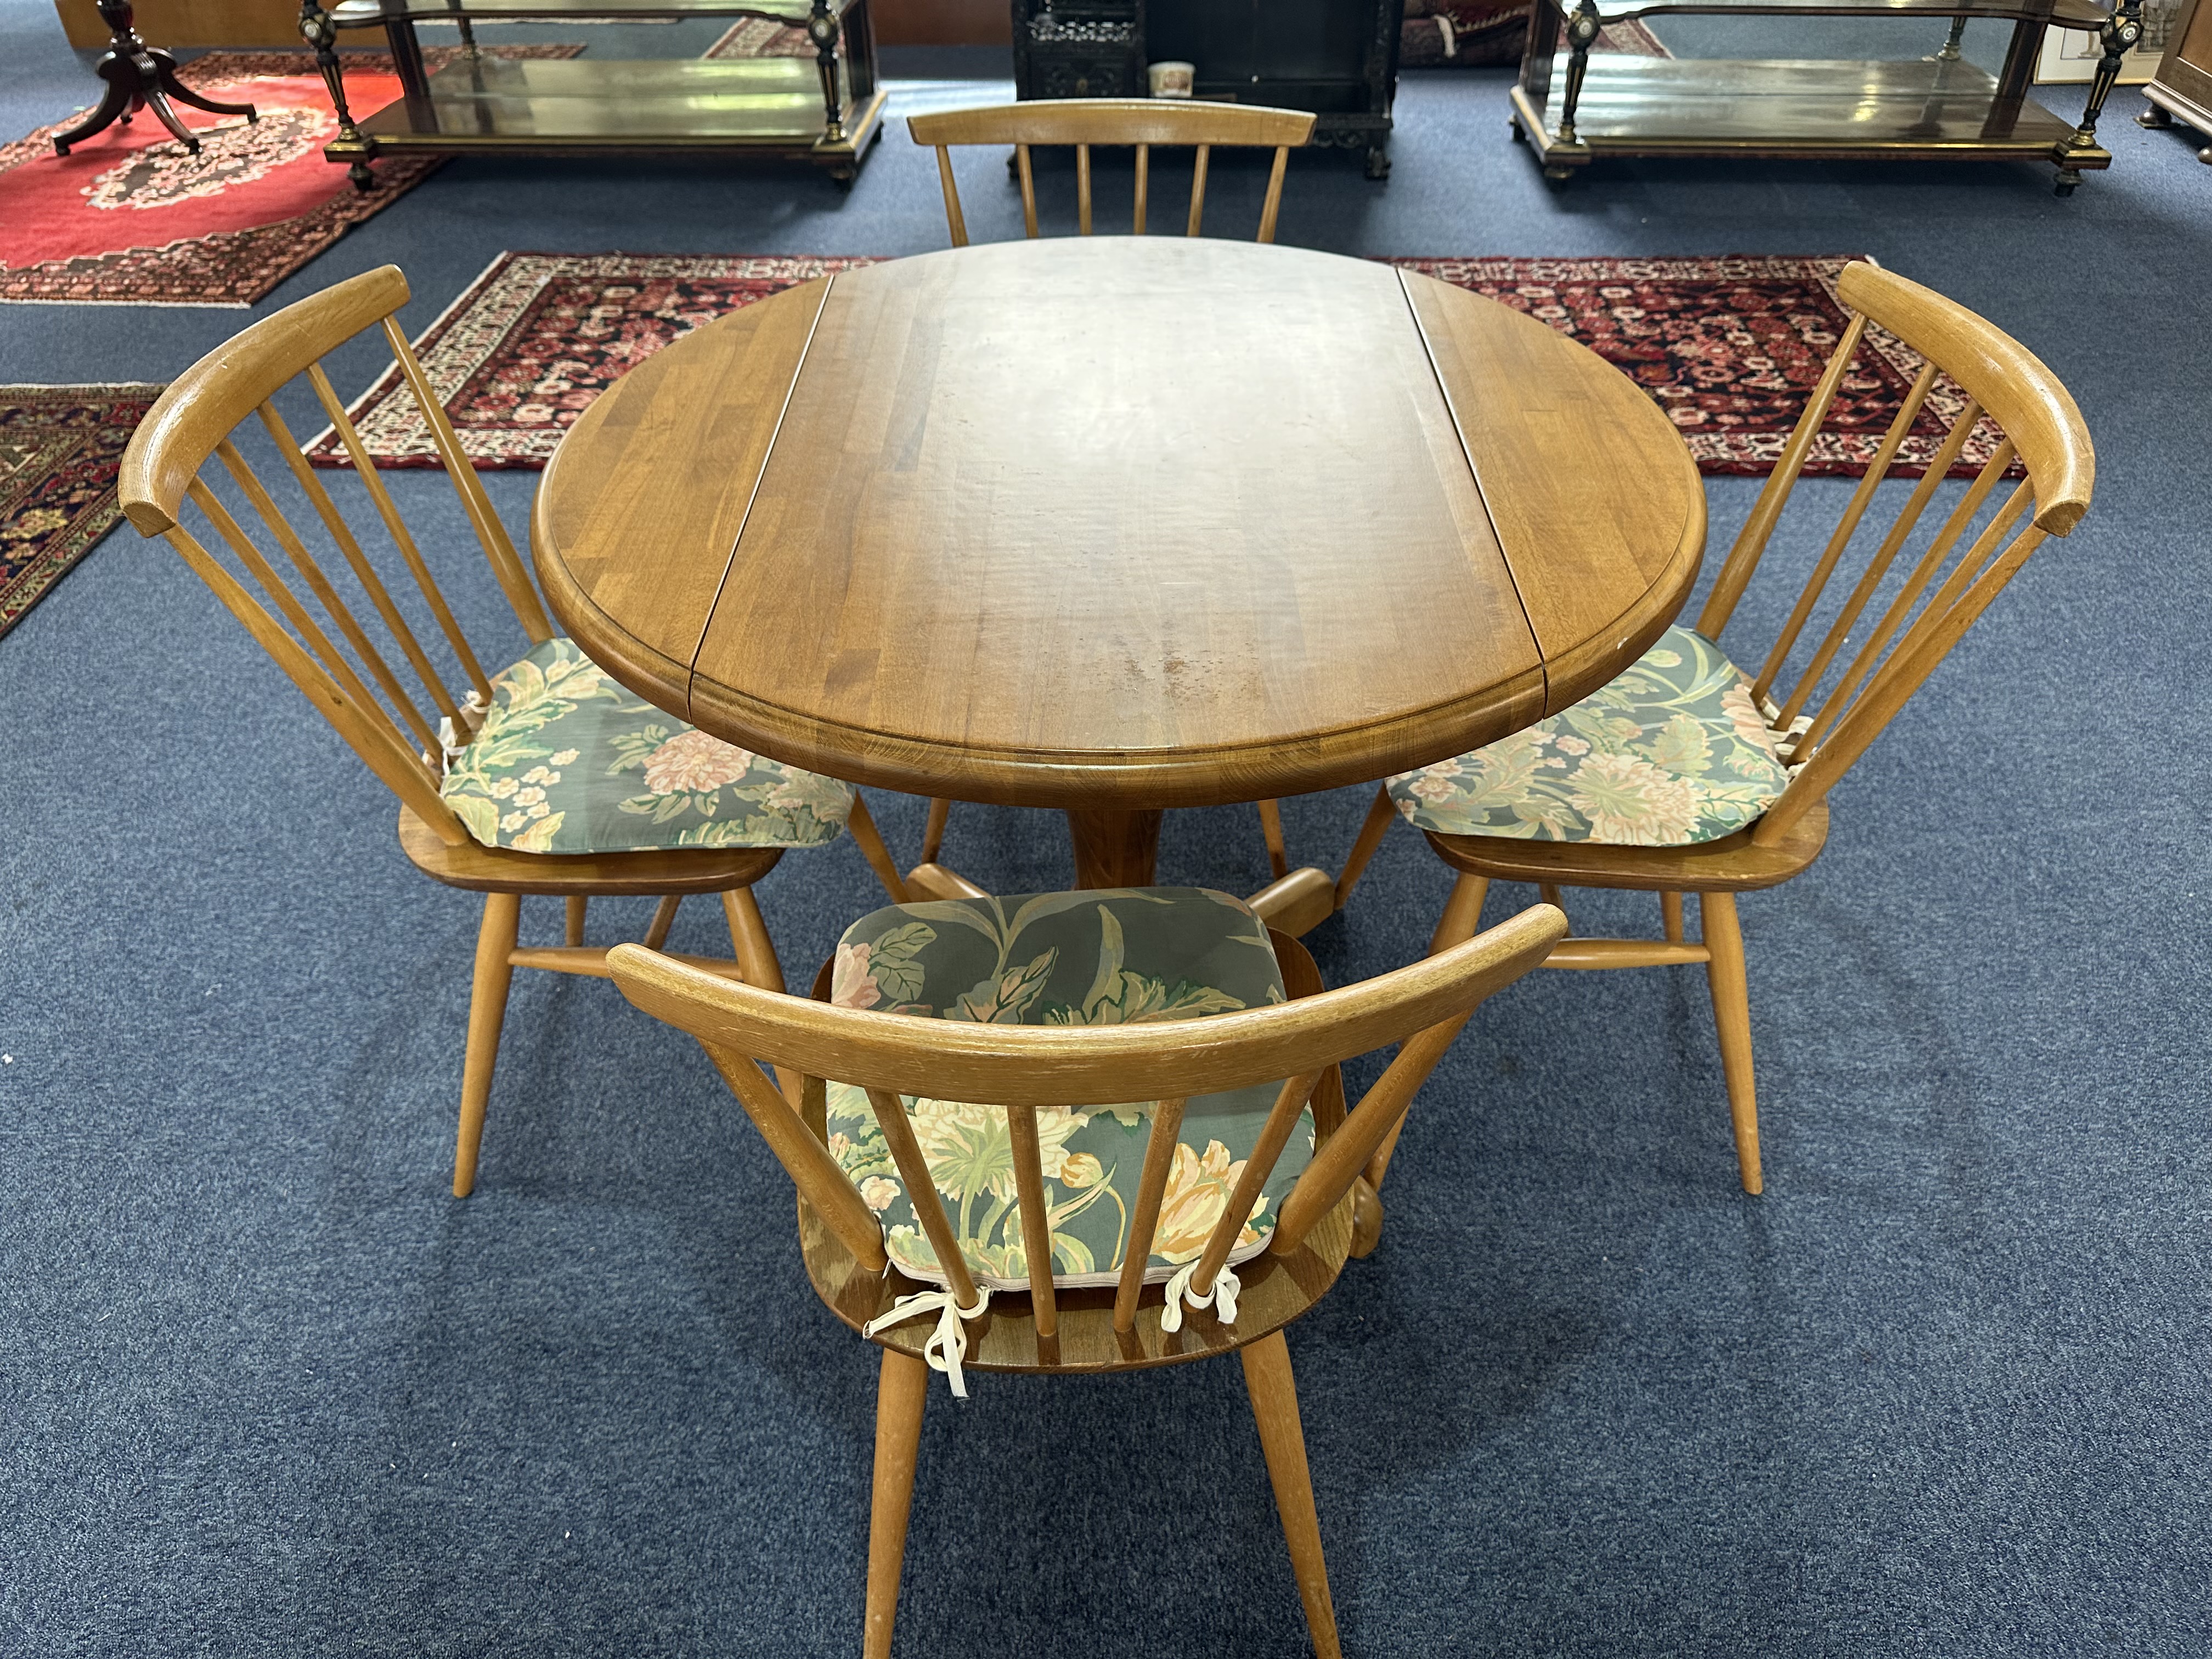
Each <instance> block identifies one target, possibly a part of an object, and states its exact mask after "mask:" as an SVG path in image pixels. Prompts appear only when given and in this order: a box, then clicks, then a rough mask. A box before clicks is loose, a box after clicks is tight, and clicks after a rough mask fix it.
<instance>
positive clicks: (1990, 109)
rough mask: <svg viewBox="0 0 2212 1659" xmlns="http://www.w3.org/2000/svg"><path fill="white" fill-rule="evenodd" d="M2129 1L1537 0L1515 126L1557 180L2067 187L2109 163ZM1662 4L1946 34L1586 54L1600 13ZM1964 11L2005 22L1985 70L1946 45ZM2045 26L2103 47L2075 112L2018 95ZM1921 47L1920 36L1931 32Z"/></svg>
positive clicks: (1962, 23) (2136, 32) (1606, 19)
mask: <svg viewBox="0 0 2212 1659" xmlns="http://www.w3.org/2000/svg"><path fill="white" fill-rule="evenodd" d="M1669 12H1703V13H1708V14H1721V15H1769V16H1793V15H1827V16H1857V15H1876V16H1884V17H1894V18H1896V19H1898V20H1899V29H1900V33H1903V34H1905V38H1907V39H1911V38H1912V37H1911V34H1910V32H1909V30H1908V29H1907V27H1906V26H1907V25H1908V24H1911V23H1917V24H1918V25H1920V26H1922V27H1925V28H1929V29H1932V28H1933V27H1935V26H1936V24H1939V23H1941V22H1942V21H1944V20H1946V19H1948V20H1949V22H1950V33H1949V38H1948V40H1945V41H1944V42H1943V44H1942V46H1941V48H1940V49H1939V50H1937V51H1936V52H1934V53H1932V54H1931V55H1929V56H1927V57H1923V58H1896V59H1882V60H1877V61H1874V62H1839V61H1831V60H1797V59H1775V58H1632V57H1628V56H1626V55H1625V54H1620V53H1613V52H1607V53H1601V54H1599V55H1597V56H1595V57H1593V56H1591V54H1590V46H1591V45H1592V43H1593V42H1595V40H1596V39H1597V36H1598V31H1599V30H1600V29H1601V27H1604V26H1605V25H1606V24H1607V23H1617V22H1620V21H1625V20H1626V19H1628V18H1632V17H1652V16H1656V15H1662V14H1665V13H1669ZM1977 17H1994V18H2004V19H2008V20H2009V21H2011V22H2012V24H2013V33H2012V41H2011V45H2010V47H2009V49H2008V51H2007V52H2006V54H2005V60H2004V64H2003V67H2002V69H2001V70H1999V71H1998V73H1997V74H1996V75H1994V76H1992V75H1990V73H1989V72H1988V71H1987V70H1983V69H1980V68H1978V67H1977V66H1976V65H1975V64H1971V63H1968V62H1967V61H1966V60H1965V59H1964V58H1961V57H1960V53H1959V38H1960V33H1961V32H1962V31H1963V30H1964V29H1965V27H1966V23H1967V22H1968V21H1971V20H1972V19H1974V18H1977ZM2046 28H2070V29H2090V30H2095V31H2097V32H2098V33H2099V35H2100V41H2101V44H2102V45H2103V46H2104V48H2105V53H2104V57H2103V58H2102V59H2101V60H2100V63H2099V65H2098V70H2097V75H2096V78H2095V79H2094V80H2093V82H2091V83H2090V87H2089V97H2088V104H2087V109H2086V110H2085V111H2084V112H2083V114H2082V117H2081V120H2080V121H2079V122H2074V121H2069V120H2065V119H2063V118H2061V117H2059V116H2057V115H2054V114H2052V113H2051V112H2050V111H2049V110H2047V109H2045V108H2044V107H2043V106H2041V105H2040V104H2037V103H2034V102H2033V101H2032V100H2030V99H2029V98H2028V96H2027V88H2028V83H2029V82H2030V80H2031V78H2032V77H2033V75H2034V72H2035V59H2036V52H2037V49H2038V48H2039V46H2041V45H2042V42H2043V33H2044V31H2045V29H2046ZM2141 34H2142V0H2120V3H2119V4H2118V8H2117V9H2114V10H2111V11H2107V10H2106V9H2105V8H2104V7H2103V6H2101V5H2100V4H2099V3H2097V0H1536V5H1535V13H1534V17H1533V18H1532V19H1531V20H1530V22H1529V25H1528V50H1527V52H1526V54H1525V55H1524V56H1523V57H1522V60H1521V79H1520V82H1519V84H1518V85H1516V87H1515V88H1513V136H1514V137H1515V138H1516V139H1517V140H1520V141H1522V142H1524V143H1527V144H1528V145H1529V146H1530V147H1531V148H1532V149H1534V151H1535V153H1536V156H1537V159H1538V160H1539V161H1541V164H1542V166H1543V169H1544V176H1545V177H1546V178H1547V179H1551V180H1553V182H1555V183H1558V182H1561V181H1564V180H1565V179H1571V178H1572V177H1573V176H1574V174H1575V172H1576V170H1577V169H1578V168H1581V167H1587V166H1589V164H1590V162H1592V161H1595V160H1597V159H1598V158H1599V157H1600V156H1607V155H1639V156H1666V155H1703V156H1727V155H1737V156H1746V157H1753V156H1756V157H1776V156H1779V157H1790V156H1795V157H1811V158H1817V159H1821V160H1827V161H2038V160H2041V161H2051V162H2052V163H2053V164H2055V166H2056V167H2057V191H2058V193H2059V194H2060V195H2062V196H2065V195H2070V194H2071V193H2072V192H2073V190H2074V187H2075V185H2078V184H2079V183H2080V182H2081V174H2082V173H2084V172H2087V171H2093V170H2095V169H2099V168H2102V167H2110V166H2111V165H2112V152H2111V151H2109V150H2107V149H2105V148H2104V147H2103V146H2102V145H2100V144H2099V143H2097V118H2098V116H2099V114H2100V112H2101V111H2102V109H2103V107H2104V103H2105V99H2106V94H2109V93H2110V92H2111V91H2112V84H2113V82H2114V81H2115V80H2117V79H2118V75H2119V71H2120V60H2121V58H2123V57H2124V55H2125V54H2126V52H2127V51H2128V49H2129V48H2130V47H2131V46H2134V44H2135V43H2136V40H2137V39H2138V38H2139V37H2140V36H2141ZM1929 44H1931V45H1932V44H1934V41H1933V40H1932V38H1931V39H1930V40H1929Z"/></svg>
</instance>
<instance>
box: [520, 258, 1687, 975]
mask: <svg viewBox="0 0 2212 1659" xmlns="http://www.w3.org/2000/svg"><path fill="white" fill-rule="evenodd" d="M532 541H533V544H534V546H535V550H536V556H537V560H538V571H539V574H540V577H541V579H542V580H543V582H544V587H545V590H546V592H547V594H548V596H549V597H550V600H551V602H552V605H553V609H554V611H555V612H556V615H557V616H558V617H560V618H561V620H562V623H563V624H564V625H565V626H566V627H567V628H568V631H569V633H570V634H571V635H573V636H574V638H575V639H576V640H577V641H579V642H580V644H581V645H582V646H583V647H584V648H585V649H586V651H588V652H589V653H591V654H592V657H593V658H595V659H597V660H598V661H599V662H600V663H601V664H603V665H605V667H606V668H607V669H608V670H609V671H611V672H612V673H613V674H614V675H615V676H616V678H618V679H620V680H621V681H623V683H624V684H628V685H629V686H630V687H632V688H633V689H634V690H636V691H637V692H638V693H639V694H640V695H641V696H645V697H647V698H649V699H651V700H652V701H653V702H655V703H657V704H659V706H660V707H661V708H665V709H667V710H669V711H670V712H671V713H673V714H680V715H682V716H683V717H684V718H685V719H687V720H691V721H693V722H695V723H696V724H697V725H698V726H702V727H703V728H705V729H706V730H707V731H708V732H713V733H714V734H715V735H717V736H719V737H721V738H726V739H727V740H728V741H730V742H732V743H735V744H740V745H742V746H744V747H746V748H750V749H753V750H758V751H760V752H762V753H763V754H768V755H772V756H774V757H776V758H778V759H780V760H784V761H787V762H791V763H796V764H799V765H802V766H805V767H809V768H811V769H815V770H817V771H821V772H826V773H829V774H830V775H834V776H836V777H840V778H844V779H848V780H849V781H853V782H855V783H859V784H863V785H870V786H874V787H882V788H888V789H898V790H906V791H911V792H913V793H919V794H926V795H942V796H950V797H952V798H954V799H963V800H971V801H985V802H996V803H1002V804H1009V805H1030V806H1046V807H1057V808H1061V809H1064V810H1065V811H1066V814H1067V817H1068V819H1069V823H1070V829H1071V832H1072V835H1073V844H1074V854H1075V863H1076V880H1077V882H1078V884H1079V885H1082V886H1085V887H1103V886H1125V885H1140V884H1146V883H1148V882H1150V881H1151V880H1152V876H1153V865H1154V855H1155V851H1156V848H1157V845H1158V829H1159V817H1160V812H1161V811H1162V809H1164V808H1166V807H1173V806H1192V805H1213V804H1221V803H1227V802H1236V801H1251V800H1258V799H1272V798H1274V797H1279V796H1283V795H1289V794H1296V793H1304V792H1306V791H1310V790H1320V789H1328V788H1333V787H1338V786H1340V785H1345V784H1353V783H1361V782H1367V781H1372V780H1374V779H1376V778H1379V777H1383V776H1384V775H1387V774H1389V773H1393V772H1397V771H1401V770H1404V769H1407V768H1409V767H1414V766H1419V765H1425V764H1426V763H1430V762H1431V761H1436V760H1440V759H1443V758H1444V757H1448V756H1451V755H1455V754H1458V753H1460V752H1462V751H1463V750H1468V749H1472V748H1474V747H1476V746H1478V745H1479V744H1485V743H1488V742H1491V741H1492V740H1493V739H1495V738H1500V737H1503V736H1504V735H1506V734H1507V733H1509V732H1514V731H1516V730H1518V729H1520V728H1521V727H1522V726H1527V725H1528V724H1530V723H1531V722H1532V721H1534V720H1538V719H1540V718H1541V717H1542V716H1544V715H1546V714H1552V713H1556V712H1557V711H1559V710H1560V709H1563V708H1566V707H1567V706H1568V705H1570V704H1571V703H1573V702H1577V701H1578V700H1579V699H1581V698H1582V697H1583V696H1587V695H1588V694H1589V693H1590V692H1591V691H1593V690H1596V689H1597V688H1598V687H1599V686H1601V685H1602V684H1605V683H1606V682H1607V680H1609V679H1611V678H1613V676H1614V675H1616V674H1617V673H1619V672H1620V671H1621V670H1622V669H1623V668H1625V667H1626V666H1627V665H1628V664H1629V663H1631V662H1632V661H1633V660H1634V659H1636V657H1637V656H1638V654H1640V653H1642V652H1643V650H1644V648H1645V647H1647V646H1648V645H1649V644H1650V642H1651V641H1652V640H1653V639H1655V638H1656V636H1657V635H1659V633H1660V632H1661V631H1662V629H1664V628H1665V626H1666V624H1667V623H1668V622H1669V621H1670V620H1671V619H1672V618H1673V617H1674V614H1675V612H1676V611H1677V610H1679V609H1680V605H1681V604H1682V601H1683V599H1684V598H1685V596H1686V593H1687V592H1688V590H1689V587H1690V584H1691V582H1692V580H1693V579H1694V578H1695V576H1696V574H1697V568H1698V562H1699V556H1700V555H1701V553H1702V551H1703V548H1704V544H1705V496H1704V492H1703V489H1701V487H1700V483H1699V477H1698V474H1697V471H1696V468H1695V465H1693V463H1692V460H1691V458H1690V454H1689V451H1688V448H1687V447H1686V445H1685V444H1684V442H1683V441H1682V439H1681V437H1680V435H1679V434H1678V433H1677V432H1676V431H1675V430H1674V427H1673V426H1672V424H1671V423H1670V422H1668V420H1667V418H1666V416H1664V415H1663V414H1662V413H1661V412H1660V410H1658V409H1657V408H1656V406H1655V405H1654V404H1652V402H1651V400H1650V398H1648V397H1646V396H1645V395H1644V392H1641V391H1640V390H1638V388H1637V387H1636V386H1634V385H1633V384H1632V383H1631V382H1630V381H1629V380H1627V379H1626V377H1625V376H1624V375H1622V374H1620V373H1619V372H1618V371H1617V370H1615V369H1613V368H1611V367H1610V366H1609V365H1607V364H1606V363H1605V362H1602V361H1601V360H1600V359H1599V358H1598V357H1596V356H1594V355H1593V354H1592V353H1590V352H1589V351H1588V350H1586V349H1583V347H1582V346H1579V345H1577V344H1575V343H1573V342H1571V341H1570V340H1567V339H1566V338H1565V337H1562V336H1561V335H1559V334H1558V333H1557V332H1555V331H1553V330H1552V329H1550V328H1548V327H1547V326H1546V325H1544V324H1542V323H1541V322H1538V321H1536V320H1535V319H1532V318H1529V317H1527V316H1524V315H1522V313H1518V312H1516V311H1514V310H1511V309H1510V308H1509V307H1505V306H1503V305H1500V304H1498V303H1496V302H1494V301H1490V300H1486V299H1483V298H1480V296H1478V295H1474V294H1471V293H1468V291H1466V290H1465V289H1459V288H1455V287H1452V286H1450V285H1449V284H1446V283H1440V282H1437V281H1435V280H1433V279H1431V278H1429V277H1426V276H1419V275H1416V274H1414V273H1412V272H1408V271H1401V270H1397V269H1395V268H1394V267H1391V266H1389V265H1385V264H1376V263H1373V262H1370V261H1367V260H1361V259H1351V258H1340V257H1338V256H1335V255H1332V254H1326V253H1316V252H1308V251H1305V250H1303V249H1297V248H1290V247H1282V246H1263V245H1258V244H1254V243H1247V242H1228V241H1211V240H1186V239H1182V238H1176V239H1169V238H1165V237H1161V238H1157V239H1146V238H1141V237H1134V238H1132V237H1122V238H1113V237H1096V238H1078V239H1066V240H1048V241H1029V242H1013V243H1002V244H997V245H993V246H975V247H967V248H958V249H953V250H950V251H948V252H941V253H932V254H926V255H923V256H921V257H920V258H908V259H900V260H896V261H893V262H891V263H889V264H879V265H873V266H868V267H865V268H863V269H860V270H851V271H845V272H841V273H839V274H837V275H836V276H829V277H825V278H823V279H822V280H820V281H817V282H813V283H805V284H804V285H802V286H799V287H797V288H793V289H789V290H787V291H786V292H785V293H782V294H780V295H776V296H775V298H773V299H770V300H768V301H763V302H762V303H761V304H758V305H756V306H752V307H748V308H746V309H745V310H743V311H739V312H737V313H732V315H730V316H727V317H725V318H723V319H720V320H719V321H716V322H714V323H712V324H709V325H707V326H706V327H704V328H702V329H700V330H698V331H696V332H695V333H693V334H690V335H689V336H687V337H684V339H683V340H681V341H679V342H678V343H676V344H674V345H671V346H670V347H669V348H668V349H665V351H662V352H660V353H659V355H657V356H653V357H652V358H650V359H649V360H647V362H644V363H642V364H641V365H639V367H638V368H635V370H633V371H632V372H631V373H630V374H629V375H627V376H625V377H624V378H623V380H622V381H621V382H620V383H619V384H617V386H615V387H614V388H613V389H612V390H611V391H610V392H607V393H606V394H605V396H603V397H601V398H599V401H598V402H596V403H595V404H592V407H591V408H590V409H589V410H586V412H585V413H584V415H583V416H581V417H580V419H579V420H578V421H577V422H576V425H575V428H574V430H573V431H572V432H571V433H570V434H569V435H568V438H567V439H566V441H564V442H563V443H562V446H561V448H560V450H559V452H558V453H557V454H556V456H555V457H554V459H553V461H552V464H551V465H550V467H549V468H548V470H547V471H546V474H545V477H544V484H543V487H542V488H541V489H540V490H539V492H538V503H537V508H536V512H535V515H534V519H533V522H532ZM916 884H917V885H918V886H920V887H921V889H922V890H924V891H933V892H937V893H940V894H942V893H945V892H952V891H972V890H973V889H972V888H969V887H967V886H966V885H965V884H962V883H960V882H959V881H958V878H955V877H951V875H950V874H949V872H938V871H936V870H935V867H934V866H928V867H927V870H926V871H925V872H921V875H920V876H919V877H918V879H917V883H916ZM1255 902H1258V903H1259V904H1260V906H1261V909H1262V911H1263V914H1266V915H1268V916H1269V918H1270V920H1271V921H1273V923H1274V925H1275V926H1277V927H1283V928H1285V931H1289V932H1302V931H1304V928H1306V927H1310V926H1311V925H1313V923H1314V922H1316V921H1319V920H1321V919H1322V917H1325V916H1326V915H1328V914H1329V912H1330V910H1331V909H1332V908H1334V889H1333V884H1331V882H1330V879H1329V878H1328V876H1327V875H1326V874H1324V873H1323V872H1321V871H1319V870H1314V869H1307V870H1299V871H1294V872H1291V875H1290V876H1288V877H1286V878H1284V879H1283V880H1281V881H1279V882H1277V883H1275V884H1273V886H1271V887H1270V888H1269V889H1268V890H1267V892H1266V893H1265V894H1263V895H1262V896H1261V899H1260V900H1258V901H1255Z"/></svg>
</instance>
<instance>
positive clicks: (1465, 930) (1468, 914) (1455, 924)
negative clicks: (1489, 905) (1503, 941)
mask: <svg viewBox="0 0 2212 1659" xmlns="http://www.w3.org/2000/svg"><path fill="white" fill-rule="evenodd" d="M1489 894H1490V878H1489V877H1487V876H1468V875H1462V877H1461V878H1459V880H1458V881H1457V882H1455V884H1453V886H1452V893H1451V897H1450V898H1449V899H1447V900H1446V901H1445V902H1444V913H1443V917H1442V919H1441V920H1439V921H1437V931H1436V932H1435V933H1432V934H1431V935H1430V936H1429V954H1430V955H1431V956H1432V957H1433V956H1438V955H1441V954H1442V953H1443V952H1444V951H1449V950H1450V949H1451V948H1452V946H1453V945H1461V944H1464V943H1465V942H1466V941H1467V940H1468V939H1473V938H1474V930H1475V929H1476V928H1478V927H1480V926H1481V925H1482V901H1483V900H1484V899H1485V898H1486V897H1488V896H1489Z"/></svg>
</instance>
